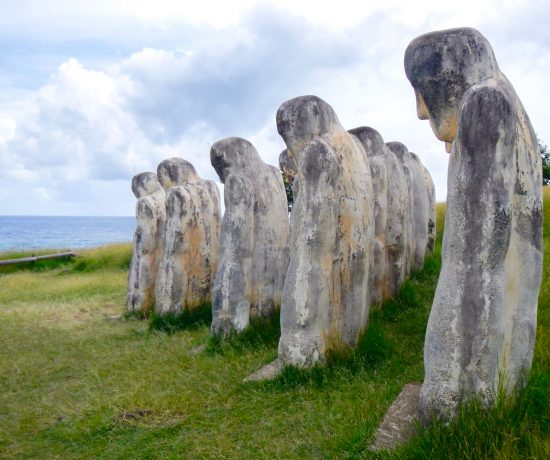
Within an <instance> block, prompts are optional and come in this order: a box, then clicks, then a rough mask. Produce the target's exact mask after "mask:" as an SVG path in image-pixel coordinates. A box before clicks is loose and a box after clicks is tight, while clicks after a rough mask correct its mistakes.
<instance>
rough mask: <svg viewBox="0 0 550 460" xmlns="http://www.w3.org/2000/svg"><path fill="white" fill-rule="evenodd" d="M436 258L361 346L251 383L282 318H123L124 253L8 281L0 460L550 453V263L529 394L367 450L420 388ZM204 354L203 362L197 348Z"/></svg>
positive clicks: (91, 255) (1, 313) (20, 273)
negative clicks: (215, 325)
mask: <svg viewBox="0 0 550 460" xmlns="http://www.w3.org/2000/svg"><path fill="white" fill-rule="evenodd" d="M544 193H545V200H546V204H547V206H546V207H545V224H544V225H545V227H544V235H545V242H544V244H545V255H546V258H545V259H546V261H547V260H548V253H549V251H550V191H549V190H548V189H546V190H545V192H544ZM438 212H439V220H438V226H439V230H441V225H440V224H442V223H443V219H442V216H443V213H444V207H443V206H442V205H439V207H438ZM438 233H439V235H441V231H439V232H438ZM440 247H441V239H440V238H438V242H437V249H436V253H435V254H434V255H433V256H429V257H428V258H427V260H426V264H425V267H424V269H423V270H422V271H421V272H419V273H415V274H414V275H413V276H412V278H411V279H410V280H409V281H407V282H406V283H405V284H404V286H403V288H402V290H401V292H400V294H399V296H398V297H397V298H396V299H394V300H391V301H388V302H386V303H385V304H384V306H383V307H382V308H373V309H372V310H371V315H370V323H369V328H368V329H367V331H366V333H365V335H364V336H363V338H362V339H361V342H360V344H359V347H358V349H357V350H356V351H348V352H347V353H341V354H339V355H333V356H330V357H329V359H328V363H327V366H326V367H323V368H314V369H311V370H308V371H302V370H298V369H294V368H287V369H285V371H284V372H283V374H282V375H281V376H280V377H279V378H278V379H276V380H275V381H273V382H264V383H243V381H242V380H243V378H244V377H246V376H247V375H249V374H250V373H252V372H254V371H256V370H257V369H259V368H260V367H261V366H262V365H264V364H266V363H268V362H270V361H271V360H273V359H274V358H275V357H276V356H277V338H278V333H279V329H278V327H279V326H278V321H277V318H275V319H274V320H272V321H264V322H262V321H258V322H255V323H254V324H253V326H252V327H251V328H250V330H249V331H248V332H247V333H246V334H244V335H242V336H234V337H231V338H230V339H229V340H226V341H223V342H222V341H220V340H218V339H212V338H210V333H209V332H210V331H209V326H208V321H209V318H207V316H206V315H208V309H207V308H206V307H205V308H204V309H202V310H201V309H199V311H197V312H196V314H195V315H194V316H193V317H191V316H189V317H187V318H186V319H184V318H179V319H178V318H172V319H171V320H170V321H172V320H173V321H174V322H175V324H173V323H172V322H170V321H166V322H165V323H161V322H157V323H154V321H155V320H151V323H148V322H146V321H137V320H133V319H126V318H125V317H124V315H122V313H123V306H124V301H125V295H126V287H125V286H126V276H127V267H128V263H129V258H130V247H129V246H128V245H125V246H119V245H115V246H110V247H107V248H100V249H97V250H94V251H83V252H82V256H81V257H79V258H77V259H75V260H74V261H71V262H66V263H65V262H64V263H62V264H59V265H52V266H47V267H46V266H44V267H40V268H39V266H36V265H35V266H34V267H20V268H18V269H17V270H10V271H1V272H0V350H1V352H0V369H1V372H0V458H63V459H72V458H82V459H89V458H98V459H117V458H120V459H126V458H132V459H134V458H143V459H146V458H147V459H149V458H168V459H170V458H212V459H214V458H215V459H218V458H235V459H237V458H238V459H246V458H254V459H257V458H284V459H292V458H297V459H298V458H300V459H301V458H316V459H317V458H319V459H323V458H327V459H328V458H433V459H435V458H544V457H548V456H549V455H550V454H549V452H550V441H549V436H548V429H549V424H550V422H549V420H550V419H549V407H548V406H549V402H548V398H549V395H550V388H549V382H550V267H549V264H548V263H546V264H545V267H544V276H543V286H542V289H541V295H540V302H539V318H538V319H539V328H538V333H537V346H536V350H535V359H534V364H533V372H532V374H531V380H530V384H529V386H528V387H527V389H526V390H525V391H524V392H523V393H521V394H519V395H518V397H517V398H516V399H514V400H505V399H503V400H502V401H501V402H500V403H499V405H498V406H497V407H496V408H495V409H494V410H492V411H484V410H483V409H481V408H480V407H478V406H476V405H472V406H471V407H467V408H465V409H464V412H463V414H462V415H461V416H460V417H458V418H457V419H456V421H454V422H453V423H451V424H449V425H446V426H445V425H441V424H438V425H434V426H433V427H432V428H431V429H430V430H426V431H422V432H420V433H419V435H418V436H416V437H415V438H414V439H412V440H411V442H410V443H409V444H408V445H406V446H404V447H402V448H400V449H398V450H396V451H394V452H392V453H384V452H382V453H378V454H374V453H372V452H370V451H369V450H368V446H369V445H370V443H371V441H372V437H373V435H374V433H375V430H376V427H377V425H378V423H379V422H380V420H381V418H382V417H383V416H384V414H385V412H386V410H387V408H388V407H389V405H390V404H391V402H392V401H393V400H394V399H395V397H396V396H397V394H399V392H400V390H401V388H402V387H403V385H404V384H405V383H408V382H413V381H421V380H422V377H423V365H422V347H423V339H424V330H425V325H426V321H427V318H428V315H429V310H430V306H431V301H432V298H433V293H434V289H435V284H436V281H437V276H438V272H439V267H440V261H439V251H440ZM4 256H5V257H4ZM0 258H9V257H8V255H5V254H4V255H1V256H0ZM202 315H204V316H202ZM178 321H179V322H178ZM158 329H161V330H158ZM165 331H167V332H169V333H166V332H165ZM201 344H206V345H207V348H206V350H205V351H204V352H203V353H200V354H193V353H189V352H190V351H191V350H192V349H194V348H195V347H197V345H201Z"/></svg>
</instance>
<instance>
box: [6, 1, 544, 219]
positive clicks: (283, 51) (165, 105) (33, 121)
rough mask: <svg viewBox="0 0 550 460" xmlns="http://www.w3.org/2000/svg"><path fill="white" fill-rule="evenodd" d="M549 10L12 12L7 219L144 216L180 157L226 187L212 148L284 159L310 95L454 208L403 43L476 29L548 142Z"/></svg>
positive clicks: (106, 7) (378, 7)
mask: <svg viewBox="0 0 550 460" xmlns="http://www.w3.org/2000/svg"><path fill="white" fill-rule="evenodd" d="M543 3H544V2H541V1H538V0H536V1H534V2H530V3H524V2H520V1H516V0H511V1H499V0H493V1H489V2H479V1H477V0H476V1H474V0H464V1H463V2H461V3H460V4H457V3H442V2H440V1H439V0H438V1H435V0H429V1H426V2H407V1H404V0H388V1H379V2H353V1H346V0H343V1H341V2H336V3H334V2H332V3H326V2H325V3H322V2H318V1H312V0H308V1H302V2H296V1H290V0H283V1H278V2H273V1H264V2H252V1H246V0H241V1H238V2H214V1H211V0H203V1H201V2H192V3H191V2H176V1H172V2H171V1H167V0H157V1H155V2H150V1H141V0H134V1H131V2H130V1H126V0H119V1H114V0H109V1H106V0H105V1H104V0H100V1H96V2H79V1H69V0H57V1H54V0H44V1H41V2H39V3H37V2H30V0H21V1H20V2H17V4H15V3H10V4H8V5H5V8H4V11H3V15H2V16H1V17H0V39H2V41H1V42H0V49H1V50H2V54H4V55H7V54H9V53H7V54H6V53H5V52H4V51H6V50H8V51H10V52H11V53H12V54H11V55H10V59H11V60H10V59H6V60H5V61H4V62H7V63H9V64H10V66H9V67H6V66H7V65H8V64H2V61H0V71H1V75H2V78H1V79H0V105H1V107H0V110H1V112H0V214H4V213H31V214H37V213H49V212H51V213H57V214H117V213H118V214H132V213H133V208H134V198H133V196H132V194H131V192H130V187H129V181H130V178H131V177H132V175H134V174H136V173H138V172H141V171H144V170H155V168H156V165H157V163H158V162H159V161H160V160H162V159H164V158H168V157H170V156H174V155H178V156H183V157H185V158H186V159H188V160H190V161H192V162H193V163H194V164H195V166H196V167H197V169H198V171H199V173H200V174H201V175H202V176H203V177H207V178H210V179H216V175H215V172H214V171H213V169H212V168H211V166H210V160H209V149H210V146H211V144H212V143H213V142H215V141H216V140H218V139H219V138H221V137H225V136H231V135H237V136H242V137H246V138H248V139H250V140H251V141H252V142H253V143H254V144H255V145H256V147H257V148H258V151H259V152H260V154H261V155H262V157H263V158H264V160H265V161H267V162H268V163H271V164H276V162H277V158H278V155H279V153H280V151H281V150H282V148H283V147H284V144H283V143H282V141H281V139H280V138H279V136H278V135H277V132H276V127H275V120H274V119H275V112H276V110H277V107H278V105H279V104H280V103H281V102H283V101H284V100H286V99H288V98H291V97H295V96H298V95H301V94H317V95H319V96H320V97H322V98H324V99H326V100H327V102H329V103H330V104H331V105H333V107H334V108H335V110H336V112H337V113H338V115H339V117H340V119H341V121H342V123H343V124H344V125H345V126H346V127H347V128H352V127H355V126H359V125H369V126H372V127H374V128H375V129H377V130H379V131H380V133H381V134H382V136H383V137H384V139H385V140H386V141H390V140H400V141H402V142H404V143H405V144H406V145H407V146H408V147H409V148H410V149H411V150H412V151H415V152H416V153H418V154H419V156H420V157H421V158H422V160H423V161H424V163H425V164H426V165H427V167H428V168H429V169H430V171H431V173H432V175H433V176H434V179H435V182H436V187H437V193H438V198H439V199H443V198H444V196H445V189H446V165H447V160H448V157H447V155H446V154H445V153H444V148H443V145H442V144H441V143H439V142H438V141H437V140H436V139H435V137H434V136H433V134H432V133H431V130H430V128H429V124H428V123H427V122H422V121H420V120H418V119H416V112H415V102H414V95H413V92H412V90H411V88H410V85H409V83H408V81H407V80H406V77H405V75H404V71H403V52H404V49H405V47H406V45H407V44H408V42H409V41H410V40H411V39H412V38H414V37H415V36H416V35H419V34H420V33H424V32H427V31H429V30H433V29H439V28H444V27H450V26H461V25H471V26H475V27H478V28H479V29H480V30H481V31H482V32H483V33H484V34H485V35H487V37H488V38H489V40H490V41H491V42H492V43H493V45H494V47H495V52H496V54H497V59H498V60H499V63H500V65H501V67H502V69H503V71H504V72H505V73H506V74H507V75H508V76H509V77H510V79H511V81H512V83H513V84H514V86H515V87H516V90H517V91H518V94H519V95H520V97H521V98H522V100H523V101H524V103H525V106H526V108H527V110H528V112H529V114H530V116H531V119H532V121H533V124H534V126H535V129H536V130H537V131H538V132H539V134H540V135H541V137H542V138H543V139H545V140H547V142H550V112H549V111H548V110H547V107H548V101H547V98H545V97H543V95H544V89H545V85H546V80H547V78H546V77H547V75H549V74H550V45H549V43H550V41H549V40H550V32H549V29H548V27H547V24H548V23H550V13H549V12H547V10H548V9H547V8H544V5H543ZM31 4H32V8H31V7H30V5H31ZM16 5H17V6H16ZM10 44H11V45H10ZM10 46H12V48H10ZM21 47H23V48H24V49H25V50H27V53H30V54H25V53H20V52H18V51H17V50H19V49H20V48H21ZM25 47H26V48H25ZM32 53H38V54H32ZM46 55H47V56H49V57H48V58H47V59H46V58H44V56H46ZM77 55H78V57H76V56H77ZM36 63H40V65H38V64H36ZM35 68H38V69H39V70H40V72H38V73H33V72H35V70H36V69H35ZM46 71H47V74H48V75H49V77H48V76H44V75H43V72H46ZM41 72H42V73H41ZM27 74H29V75H30V74H32V75H33V77H32V78H30V77H29V80H27V78H26V75H27ZM20 81H23V82H24V84H23V83H21V84H19V82H20ZM102 200H104V201H102Z"/></svg>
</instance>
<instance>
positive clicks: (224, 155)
mask: <svg viewBox="0 0 550 460" xmlns="http://www.w3.org/2000/svg"><path fill="white" fill-rule="evenodd" d="M258 161H261V159H260V156H259V154H258V152H257V151H256V149H255V147H254V146H253V145H252V144H251V143H250V142H249V141H247V140H246V139H243V138H242V137H226V138H225V139H222V140H220V141H218V142H216V143H214V145H213V146H212V147H211V149H210V163H212V166H213V167H214V169H215V170H216V172H217V173H218V176H219V177H220V180H221V181H222V183H225V180H226V179H227V176H229V174H231V173H232V172H235V171H238V170H240V169H244V168H246V167H247V166H248V167H250V166H251V165H253V164H254V163H256V162H258Z"/></svg>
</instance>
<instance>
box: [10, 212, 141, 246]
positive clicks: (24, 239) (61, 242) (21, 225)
mask: <svg viewBox="0 0 550 460" xmlns="http://www.w3.org/2000/svg"><path fill="white" fill-rule="evenodd" d="M135 227H136V219H135V217H73V216H71V217H64V216H0V251H9V250H29V249H78V248H89V247H95V246H101V245H104V244H108V243H123V242H130V241H132V237H133V234H134V230H135Z"/></svg>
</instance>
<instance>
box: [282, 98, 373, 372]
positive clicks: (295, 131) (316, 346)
mask: <svg viewBox="0 0 550 460" xmlns="http://www.w3.org/2000/svg"><path fill="white" fill-rule="evenodd" d="M277 129H278V131H279V134H280V135H281V136H282V138H283V139H284V141H285V143H286V145H287V148H288V150H289V153H290V154H291V155H292V157H293V158H295V159H296V164H297V166H298V174H297V175H296V178H295V179H294V186H293V192H294V207H293V210H292V213H291V217H290V220H291V236H290V248H291V251H290V263H289V268H288V271H287V277H286V280H285V286H284V290H283V301H282V306H281V338H280V341H279V360H278V362H279V363H280V364H281V365H282V364H292V365H297V366H310V365H313V364H314V363H316V362H319V361H323V359H324V358H325V355H326V353H327V351H328V350H330V349H335V348H341V347H347V346H354V345H355V344H356V342H357V339H358V337H359V336H360V334H361V333H362V332H363V331H364V329H365V327H366V325H367V321H368V313H369V307H370V297H369V270H370V260H371V253H372V246H373V242H374V200H373V187H372V179H371V173H370V169H369V165H368V163H367V162H366V161H365V152H364V150H363V148H362V147H361V145H360V143H359V142H358V141H357V139H356V138H355V137H353V136H352V135H350V134H349V133H347V132H346V130H345V129H344V128H343V127H342V126H341V124H340V122H339V121H338V118H337V116H336V113H335V112H334V110H333V109H332V107H330V106H329V105H328V104H327V103H326V102H324V101H323V100H321V99H320V98H318V97H316V96H303V97H298V98H295V99H291V100H289V101H287V102H285V103H283V104H282V105H281V106H280V108H279V110H278V112H277Z"/></svg>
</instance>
